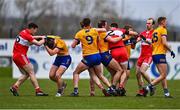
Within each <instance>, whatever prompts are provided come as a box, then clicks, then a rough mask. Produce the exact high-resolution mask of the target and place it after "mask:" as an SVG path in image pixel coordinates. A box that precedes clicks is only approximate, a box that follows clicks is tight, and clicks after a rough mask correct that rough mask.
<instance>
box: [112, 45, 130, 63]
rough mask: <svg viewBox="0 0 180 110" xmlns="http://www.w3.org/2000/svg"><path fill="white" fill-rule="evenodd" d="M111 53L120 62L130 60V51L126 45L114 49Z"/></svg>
mask: <svg viewBox="0 0 180 110" xmlns="http://www.w3.org/2000/svg"><path fill="white" fill-rule="evenodd" d="M111 55H112V57H113V58H114V59H115V60H116V61H117V62H118V63H124V62H127V61H128V53H127V50H126V48H125V47H120V48H115V49H112V50H111Z"/></svg>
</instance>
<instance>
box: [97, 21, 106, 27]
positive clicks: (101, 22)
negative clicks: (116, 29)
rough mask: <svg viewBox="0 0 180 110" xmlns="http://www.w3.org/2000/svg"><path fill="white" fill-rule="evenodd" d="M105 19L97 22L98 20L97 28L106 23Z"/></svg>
mask: <svg viewBox="0 0 180 110" xmlns="http://www.w3.org/2000/svg"><path fill="white" fill-rule="evenodd" d="M106 22H107V21H106V20H100V21H99V22H98V28H102V27H103V26H105V25H106Z"/></svg>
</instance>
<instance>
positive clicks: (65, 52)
mask: <svg viewBox="0 0 180 110" xmlns="http://www.w3.org/2000/svg"><path fill="white" fill-rule="evenodd" d="M47 37H49V38H53V39H54V40H55V46H56V48H58V49H60V51H59V52H58V53H57V55H59V56H64V55H69V52H68V47H67V45H66V43H65V41H64V40H62V39H61V37H60V36H52V35H48V36H47Z"/></svg>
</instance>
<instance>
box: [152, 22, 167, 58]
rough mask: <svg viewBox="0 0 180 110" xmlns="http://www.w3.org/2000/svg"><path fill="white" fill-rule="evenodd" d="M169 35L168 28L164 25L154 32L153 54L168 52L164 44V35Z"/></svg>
mask: <svg viewBox="0 0 180 110" xmlns="http://www.w3.org/2000/svg"><path fill="white" fill-rule="evenodd" d="M164 36H165V37H167V29H166V28H164V27H160V26H159V27H158V28H156V29H155V30H154V32H153V38H152V46H153V52H152V54H153V55H158V54H166V52H167V49H166V48H165V47H164V45H163V44H162V37H164Z"/></svg>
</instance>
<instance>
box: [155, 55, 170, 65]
mask: <svg viewBox="0 0 180 110" xmlns="http://www.w3.org/2000/svg"><path fill="white" fill-rule="evenodd" d="M152 59H153V62H154V63H155V64H160V63H167V62H166V55H165V54H159V55H153V56H152Z"/></svg>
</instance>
